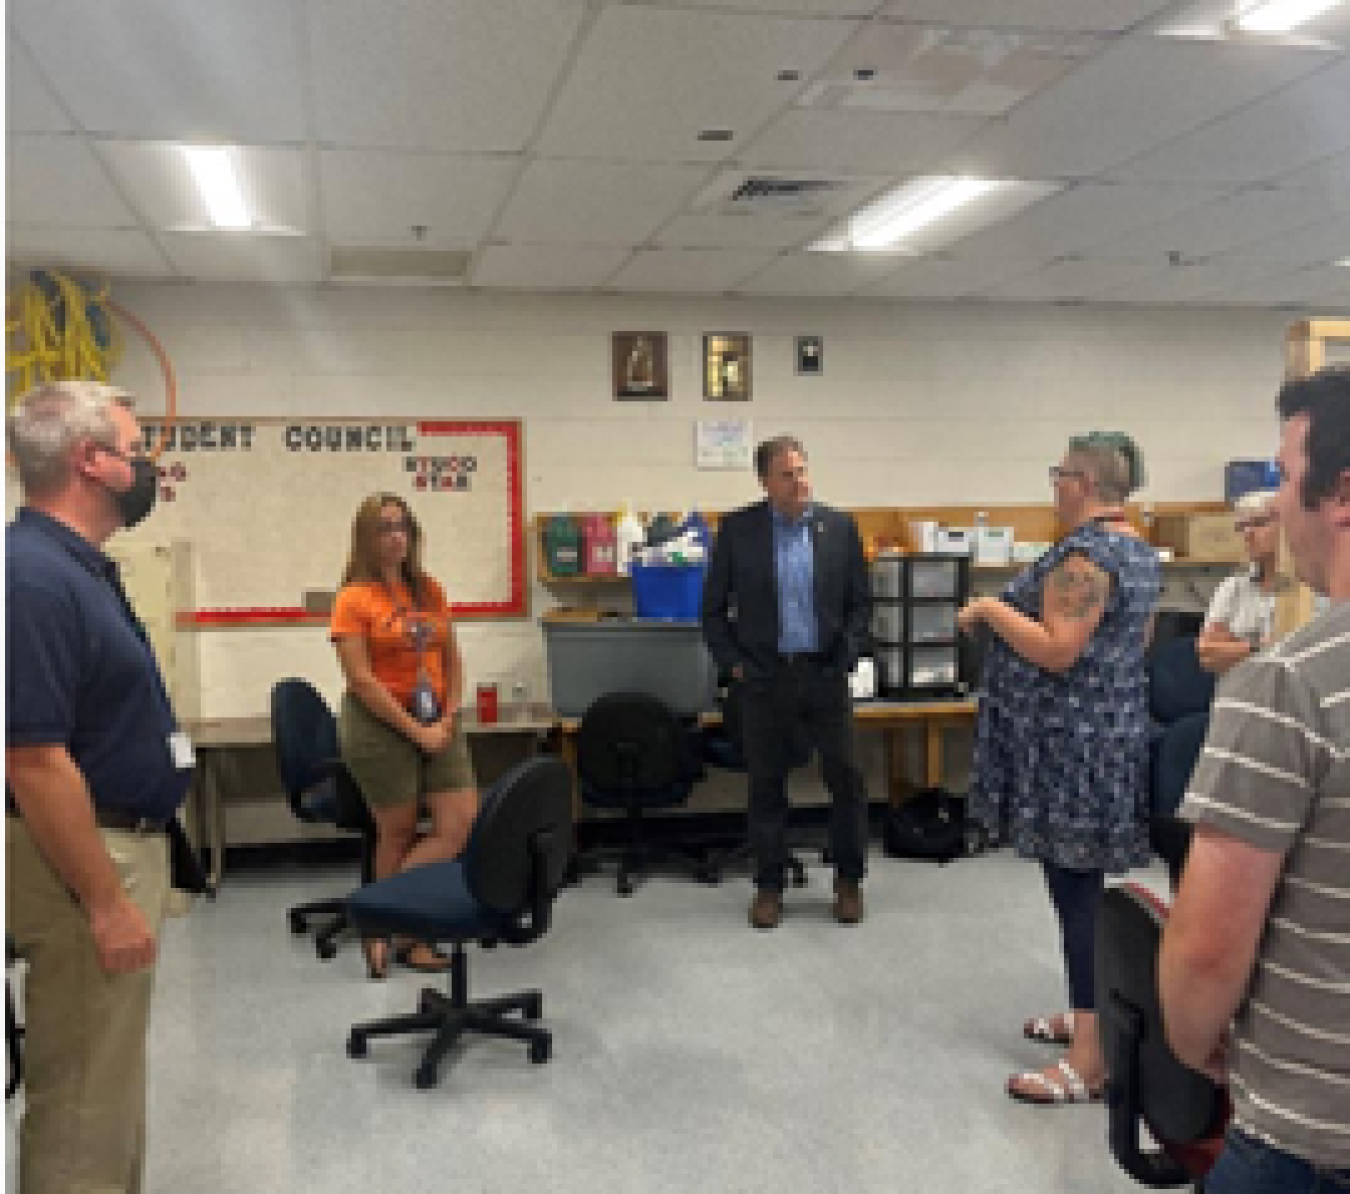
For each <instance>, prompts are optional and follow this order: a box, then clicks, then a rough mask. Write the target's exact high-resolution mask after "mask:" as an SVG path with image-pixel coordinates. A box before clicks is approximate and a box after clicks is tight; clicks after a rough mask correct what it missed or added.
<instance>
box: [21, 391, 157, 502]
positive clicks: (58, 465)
mask: <svg viewBox="0 0 1350 1194" xmlns="http://www.w3.org/2000/svg"><path fill="white" fill-rule="evenodd" d="M134 405H135V403H134V402H133V400H132V397H131V395H130V394H129V393H128V392H127V391H126V390H123V389H119V388H118V387H117V386H109V385H104V384H103V383H102V382H99V381H49V382H44V383H43V384H42V385H39V386H35V387H34V388H33V389H31V390H29V391H28V392H27V393H25V394H23V395H21V396H20V398H19V400H18V401H17V402H16V403H15V404H14V407H13V408H12V409H11V410H10V412H9V416H8V418H7V419H6V420H5V422H6V424H7V427H6V430H7V431H8V433H9V449H10V451H11V452H13V453H14V462H15V463H16V464H17V465H18V468H19V482H20V483H21V484H22V485H23V490H24V493H27V494H42V493H48V492H50V491H51V490H53V489H55V488H56V487H57V486H58V485H60V483H61V482H62V480H64V475H65V468H66V457H67V455H68V454H69V452H70V449H71V448H72V447H74V446H75V445H76V444H77V443H79V442H80V440H82V439H89V440H93V441H94V443H96V444H104V445H106V446H107V447H110V448H111V447H116V446H117V424H116V423H114V422H113V417H112V408H113V407H114V406H120V407H123V408H124V409H126V410H131V409H132V408H133V406H134Z"/></svg>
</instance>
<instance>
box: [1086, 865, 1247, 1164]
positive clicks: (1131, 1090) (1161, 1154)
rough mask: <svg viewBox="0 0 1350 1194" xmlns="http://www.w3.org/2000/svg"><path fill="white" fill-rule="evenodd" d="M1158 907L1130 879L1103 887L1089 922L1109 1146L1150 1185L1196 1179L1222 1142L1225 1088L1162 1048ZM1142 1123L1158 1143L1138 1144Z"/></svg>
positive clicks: (1161, 910) (1163, 911)
mask: <svg viewBox="0 0 1350 1194" xmlns="http://www.w3.org/2000/svg"><path fill="white" fill-rule="evenodd" d="M1166 915H1167V908H1166V906H1165V905H1164V904H1163V903H1162V901H1160V900H1159V899H1158V898H1157V897H1156V896H1154V895H1153V894H1152V893H1151V892H1149V891H1148V890H1147V889H1145V888H1143V887H1140V886H1139V885H1138V884H1134V883H1126V884H1122V885H1121V886H1119V887H1112V888H1109V889H1108V890H1107V891H1106V893H1105V895H1104V896H1103V897H1102V905H1101V911H1100V912H1099V914H1098V921H1097V961H1096V981H1097V1002H1098V1008H1099V1016H1100V1025H1101V1035H1102V1049H1103V1051H1104V1053H1105V1056H1106V1069H1107V1073H1108V1074H1110V1078H1109V1079H1108V1081H1107V1085H1106V1101H1107V1123H1108V1140H1109V1143H1110V1147H1111V1153H1112V1155H1113V1156H1114V1157H1115V1158H1116V1161H1117V1162H1118V1163H1119V1164H1120V1166H1121V1168H1122V1169H1124V1170H1125V1172H1126V1173H1128V1174H1129V1175H1130V1176H1131V1177H1133V1178H1134V1179H1135V1181H1137V1182H1140V1183H1142V1184H1143V1185H1145V1186H1149V1187H1151V1188H1153V1189H1170V1188H1174V1187H1178V1186H1185V1185H1192V1184H1193V1185H1194V1186H1195V1188H1196V1189H1203V1185H1202V1183H1203V1180H1204V1176H1205V1174H1206V1173H1208V1172H1209V1170H1210V1168H1211V1167H1212V1166H1213V1164H1214V1162H1215V1161H1216V1160H1217V1159H1218V1156H1219V1153H1220V1152H1221V1151H1222V1149H1223V1135H1224V1130H1225V1128H1226V1127H1227V1123H1228V1119H1229V1117H1230V1116H1231V1113H1232V1108H1231V1104H1230V1103H1229V1100H1228V1095H1227V1092H1226V1091H1225V1090H1224V1088H1223V1087H1221V1086H1218V1085H1217V1084H1216V1083H1214V1082H1213V1081H1211V1080H1210V1079H1209V1078H1207V1077H1206V1076H1205V1075H1203V1074H1199V1073H1197V1072H1196V1071H1194V1070H1192V1069H1190V1068H1189V1067H1187V1066H1185V1065H1183V1064H1182V1063H1181V1062H1180V1061H1178V1060H1177V1058H1176V1057H1175V1056H1174V1055H1173V1053H1172V1051H1171V1049H1169V1048H1168V1045H1167V1039H1166V1036H1165V1035H1164V1030H1163V1018H1162V1009H1161V1006H1160V1003H1159V999H1158V975H1157V970H1158V953H1159V950H1160V948H1161V945H1162V928H1163V923H1164V921H1165V919H1166ZM1141 1126H1147V1128H1148V1130H1149V1134H1150V1135H1151V1136H1152V1138H1153V1140H1154V1141H1156V1142H1157V1144H1158V1147H1157V1148H1156V1149H1154V1150H1145V1149H1144V1148H1142V1147H1141V1145H1140V1140H1139V1130H1140V1128H1141Z"/></svg>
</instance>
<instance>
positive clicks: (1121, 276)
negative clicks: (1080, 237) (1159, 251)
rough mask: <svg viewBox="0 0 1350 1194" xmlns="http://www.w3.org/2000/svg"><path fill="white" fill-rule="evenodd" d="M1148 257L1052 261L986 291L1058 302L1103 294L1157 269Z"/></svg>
mask: <svg viewBox="0 0 1350 1194" xmlns="http://www.w3.org/2000/svg"><path fill="white" fill-rule="evenodd" d="M1156 268H1157V267H1156V266H1155V265H1153V264H1151V263H1149V262H1145V261H1102V260H1095V259H1091V258H1088V259H1081V258H1079V259H1072V260H1068V261H1052V262H1050V263H1049V264H1048V265H1046V266H1045V267H1044V268H1043V269H1039V270H1036V271H1035V272H1034V273H1030V274H1024V275H1022V276H1020V277H1016V278H1009V279H1008V280H1007V281H1004V282H1000V283H998V284H997V285H995V286H991V287H990V288H989V289H988V290H985V291H983V292H982V295H983V297H985V298H991V299H1014V300H1017V301H1019V302H1021V301H1027V302H1057V301H1065V300H1072V299H1086V298H1092V297H1094V296H1096V295H1100V294H1101V293H1102V292H1103V291H1107V290H1112V289H1115V288H1118V287H1120V286H1123V285H1125V284H1126V283H1127V282H1131V281H1133V280H1134V279H1136V278H1140V277H1143V276H1144V275H1145V274H1148V273H1151V272H1153V271H1154V270H1156Z"/></svg>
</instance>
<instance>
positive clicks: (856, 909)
mask: <svg viewBox="0 0 1350 1194" xmlns="http://www.w3.org/2000/svg"><path fill="white" fill-rule="evenodd" d="M862 918H863V898H862V887H861V886H860V885H859V884H857V883H850V882H849V881H848V880H847V879H836V880H835V881H834V919H835V920H837V921H838V922H839V923H840V924H841V925H856V924H857V923H858V922H859V921H860V920H862Z"/></svg>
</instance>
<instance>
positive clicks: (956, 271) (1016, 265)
mask: <svg viewBox="0 0 1350 1194" xmlns="http://www.w3.org/2000/svg"><path fill="white" fill-rule="evenodd" d="M1039 264H1040V262H1039V261H1038V260H1037V259H1036V258H1034V257H1028V256H1015V257H988V256H985V255H980V256H976V257H957V256H947V255H937V256H933V257H914V258H910V259H906V258H901V264H900V266H899V268H897V269H896V270H895V272H894V273H892V274H890V275H889V276H888V277H886V278H885V279H883V280H882V281H881V282H879V283H877V284H876V285H875V286H870V287H868V288H867V290H866V293H867V294H869V295H873V296H876V297H878V298H941V299H950V298H962V297H964V296H966V295H971V294H977V293H978V292H980V291H981V290H985V289H987V288H988V287H990V286H993V285H994V284H995V283H998V282H1001V281H1003V280H1004V279H1007V278H1014V277H1017V276H1018V275H1019V274H1026V273H1030V272H1031V271H1032V270H1034V269H1036V267H1037V266H1038V265H1039Z"/></svg>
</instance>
